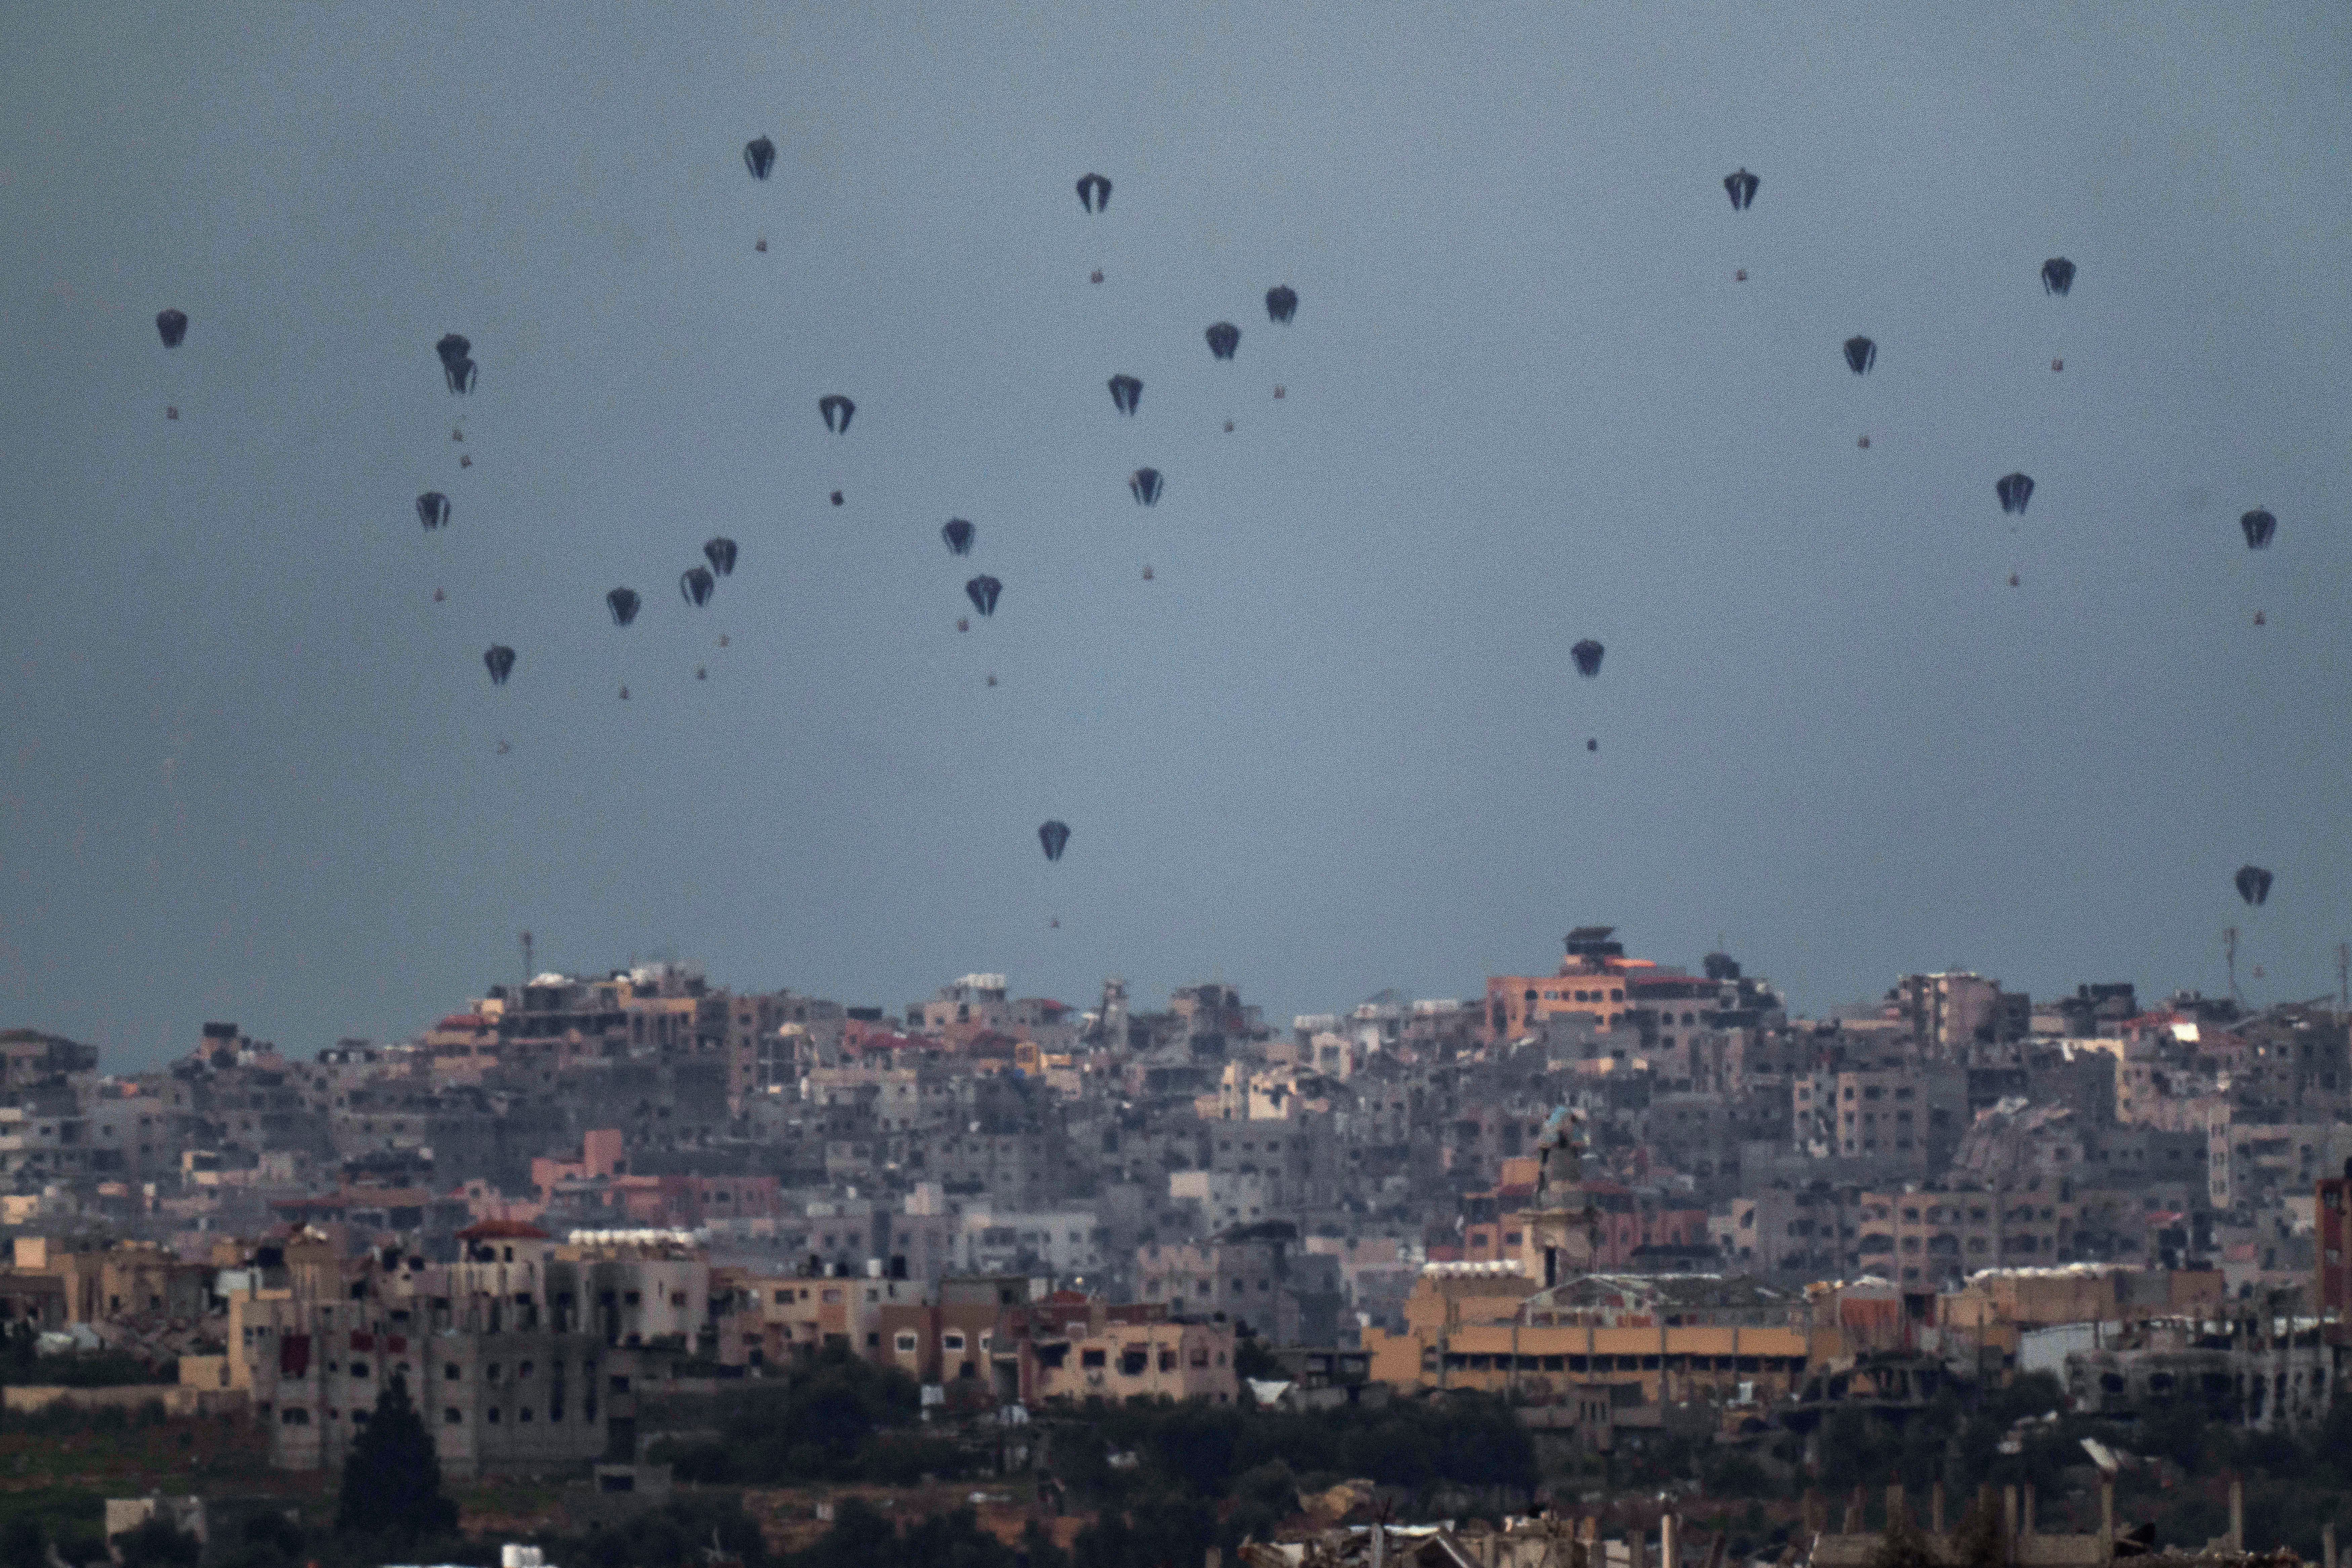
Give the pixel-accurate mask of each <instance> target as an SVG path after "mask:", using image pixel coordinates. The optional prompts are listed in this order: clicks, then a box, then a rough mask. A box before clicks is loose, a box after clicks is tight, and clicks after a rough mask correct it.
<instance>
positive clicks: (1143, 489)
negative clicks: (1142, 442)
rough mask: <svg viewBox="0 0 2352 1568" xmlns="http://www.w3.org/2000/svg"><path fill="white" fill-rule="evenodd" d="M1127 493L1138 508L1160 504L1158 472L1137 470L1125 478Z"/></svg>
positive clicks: (1154, 469)
mask: <svg viewBox="0 0 2352 1568" xmlns="http://www.w3.org/2000/svg"><path fill="white" fill-rule="evenodd" d="M1127 489H1128V493H1129V494H1130V495H1132V496H1134V497H1135V500H1136V504H1137V505H1138V506H1158V505H1159V504H1160V470H1159V469H1158V468H1138V469H1136V470H1135V472H1133V473H1131V474H1129V475H1128V476H1127Z"/></svg>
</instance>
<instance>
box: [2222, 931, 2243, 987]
mask: <svg viewBox="0 0 2352 1568" xmlns="http://www.w3.org/2000/svg"><path fill="white" fill-rule="evenodd" d="M2221 962H2222V963H2224V964H2226V965H2227V966H2228V968H2229V971H2230V1000H2231V1001H2232V1002H2235V1001H2238V1000H2239V996H2238V928H2237V927H2236V926H2227V927H2224V928H2223V929H2222V931H2221Z"/></svg>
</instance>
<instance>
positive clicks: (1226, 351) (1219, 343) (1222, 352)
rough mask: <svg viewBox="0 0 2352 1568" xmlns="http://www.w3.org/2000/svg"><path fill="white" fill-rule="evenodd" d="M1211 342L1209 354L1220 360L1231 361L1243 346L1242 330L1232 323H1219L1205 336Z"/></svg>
mask: <svg viewBox="0 0 2352 1568" xmlns="http://www.w3.org/2000/svg"><path fill="white" fill-rule="evenodd" d="M1203 335H1204V336H1206V337H1207V338H1208V340H1209V352H1210V353H1213V354H1214V355H1216V356H1217V358H1219V359H1231V358H1233V357H1234V350H1235V349H1237V348H1239V347H1241V346H1242V330H1241V329H1240V328H1239V327H1236V326H1235V325H1234V324H1233V323H1232V322H1231V321H1219V322H1218V323H1217V324H1216V325H1215V326H1213V327H1211V328H1210V329H1209V330H1208V331H1207V332H1206V333H1205V334H1203Z"/></svg>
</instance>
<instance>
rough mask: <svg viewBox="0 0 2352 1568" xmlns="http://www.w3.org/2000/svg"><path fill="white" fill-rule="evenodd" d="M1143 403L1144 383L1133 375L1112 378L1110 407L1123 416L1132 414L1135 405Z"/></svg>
mask: <svg viewBox="0 0 2352 1568" xmlns="http://www.w3.org/2000/svg"><path fill="white" fill-rule="evenodd" d="M1142 401H1143V383H1141V382H1139V381H1138V380H1136V379H1135V377H1133V376H1131V375H1115V376H1112V377H1111V378H1110V405H1111V406H1112V407H1113V408H1116V409H1118V411H1119V412H1120V413H1121V414H1132V413H1134V412H1135V405H1137V404H1139V403H1140V402H1142Z"/></svg>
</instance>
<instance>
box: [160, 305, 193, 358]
mask: <svg viewBox="0 0 2352 1568" xmlns="http://www.w3.org/2000/svg"><path fill="white" fill-rule="evenodd" d="M155 330H156V331H158V332H160V333H162V334H163V346H164V347H165V348H167V349H175V348H178V347H179V346H180V340H181V339H182V338H184V337H186V336H187V335H188V313H187V312H186V311H185V310H158V311H156V312H155Z"/></svg>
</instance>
